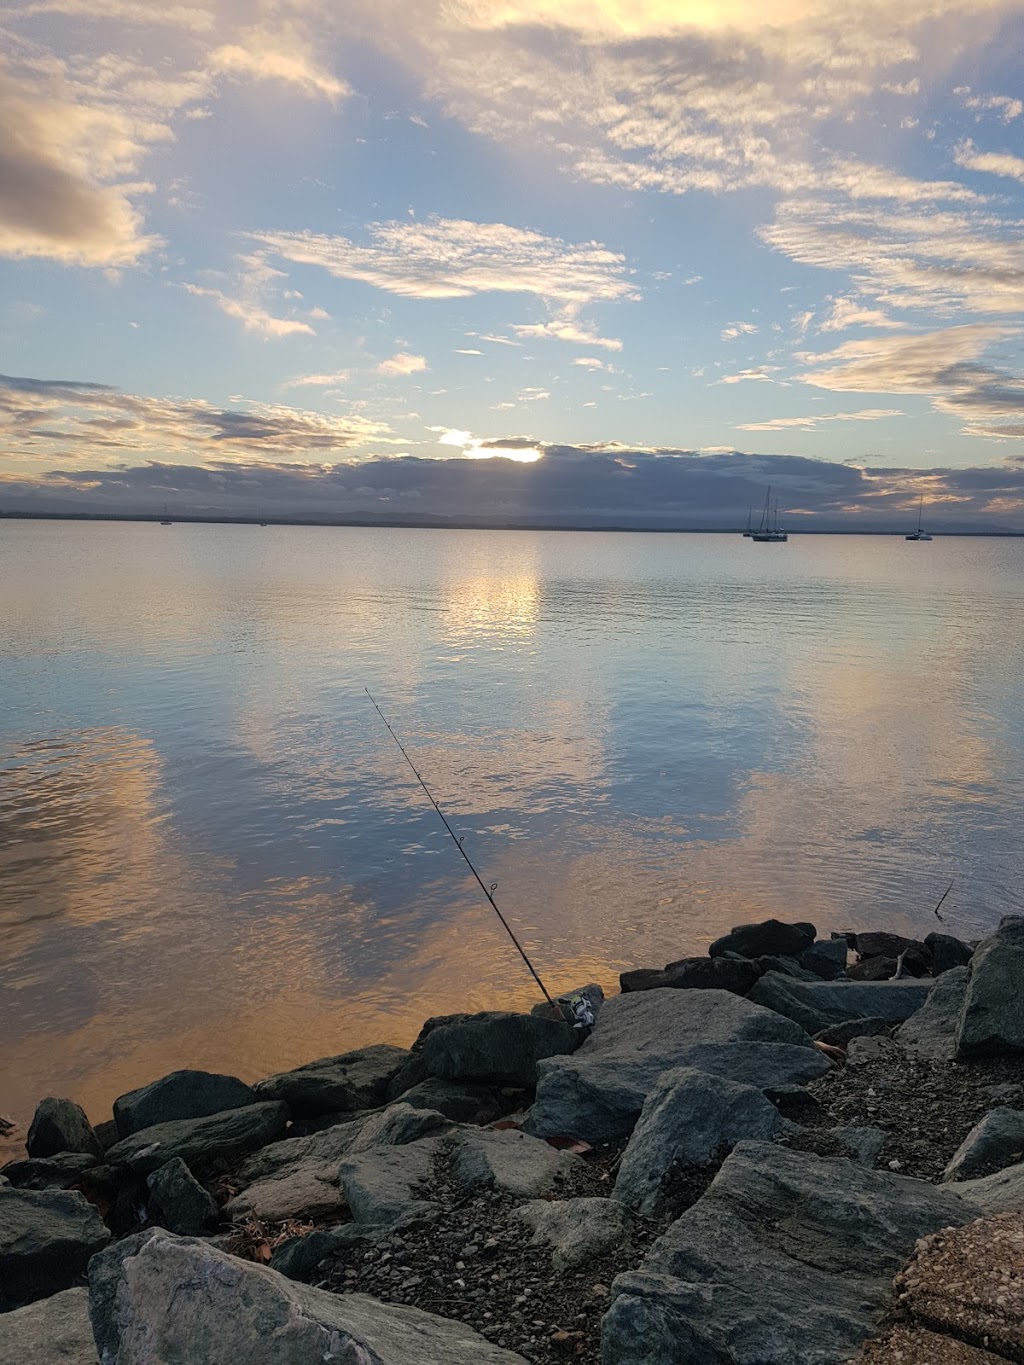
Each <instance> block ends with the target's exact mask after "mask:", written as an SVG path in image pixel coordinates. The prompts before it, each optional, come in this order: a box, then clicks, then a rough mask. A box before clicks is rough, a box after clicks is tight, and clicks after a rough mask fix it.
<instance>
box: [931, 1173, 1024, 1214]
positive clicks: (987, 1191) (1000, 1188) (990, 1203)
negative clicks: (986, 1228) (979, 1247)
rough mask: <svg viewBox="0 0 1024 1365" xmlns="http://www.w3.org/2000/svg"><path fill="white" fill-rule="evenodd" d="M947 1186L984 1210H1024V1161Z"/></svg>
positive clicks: (978, 1208) (991, 1211)
mask: <svg viewBox="0 0 1024 1365" xmlns="http://www.w3.org/2000/svg"><path fill="white" fill-rule="evenodd" d="M944 1188H946V1189H948V1190H950V1191H955V1192H956V1193H957V1194H958V1195H960V1196H961V1198H963V1199H965V1200H967V1201H968V1202H969V1203H970V1204H971V1205H972V1206H973V1207H974V1208H976V1209H977V1210H978V1211H979V1212H981V1213H1020V1212H1021V1211H1022V1210H1024V1163H1019V1164H1018V1165H1016V1166H1005V1167H1004V1168H1003V1169H1002V1170H1001V1171H995V1172H993V1174H992V1175H982V1176H977V1177H975V1178H974V1179H973V1180H958V1181H957V1182H956V1184H951V1185H946V1186H945V1187H944Z"/></svg>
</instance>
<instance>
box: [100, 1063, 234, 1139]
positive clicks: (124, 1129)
mask: <svg viewBox="0 0 1024 1365" xmlns="http://www.w3.org/2000/svg"><path fill="white" fill-rule="evenodd" d="M258 1100H259V1096H258V1095H257V1094H256V1093H255V1091H254V1090H253V1089H252V1087H251V1086H248V1085H246V1084H245V1083H244V1081H240V1080H239V1079H238V1077H237V1076H220V1075H218V1074H216V1073H215V1072H211V1071H172V1072H171V1073H170V1075H168V1076H162V1077H161V1078H160V1080H158V1081H152V1082H151V1083H150V1084H149V1085H142V1086H139V1088H138V1089H137V1090H129V1091H128V1093H127V1094H125V1095H120V1096H118V1098H117V1099H116V1100H115V1101H114V1122H115V1124H116V1125H117V1131H118V1135H119V1136H120V1137H123V1138H126V1137H131V1135H132V1133H140V1132H141V1131H142V1130H143V1129H144V1128H154V1127H155V1126H156V1125H157V1124H158V1123H175V1122H177V1120H178V1119H204V1118H208V1117H209V1115H211V1114H220V1113H222V1112H223V1111H224V1110H225V1109H244V1108H246V1107H247V1106H248V1105H250V1104H256V1103H257V1101H258Z"/></svg>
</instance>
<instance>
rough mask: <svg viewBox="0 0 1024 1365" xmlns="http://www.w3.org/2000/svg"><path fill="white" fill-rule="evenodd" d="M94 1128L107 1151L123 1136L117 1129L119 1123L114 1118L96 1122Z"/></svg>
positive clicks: (101, 1144)
mask: <svg viewBox="0 0 1024 1365" xmlns="http://www.w3.org/2000/svg"><path fill="white" fill-rule="evenodd" d="M92 1130H93V1132H94V1133H95V1134H96V1136H97V1138H98V1139H99V1144H100V1146H101V1147H102V1148H103V1150H104V1151H105V1152H106V1151H109V1150H110V1148H111V1147H113V1145H114V1143H115V1142H116V1141H117V1140H118V1138H119V1137H120V1136H121V1134H120V1133H119V1132H118V1131H117V1124H116V1123H115V1122H114V1120H113V1119H104V1120H103V1122H102V1123H94V1124H93V1126H92Z"/></svg>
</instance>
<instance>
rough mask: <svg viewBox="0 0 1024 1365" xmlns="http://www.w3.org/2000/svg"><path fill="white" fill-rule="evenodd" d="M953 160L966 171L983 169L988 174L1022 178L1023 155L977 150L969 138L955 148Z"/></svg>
mask: <svg viewBox="0 0 1024 1365" xmlns="http://www.w3.org/2000/svg"><path fill="white" fill-rule="evenodd" d="M954 160H955V161H956V164H957V165H958V166H963V167H964V169H965V170H968V171H985V172H987V173H988V174H989V175H1005V176H1009V177H1010V178H1011V179H1013V180H1024V157H1019V156H1011V155H1010V153H1009V152H979V151H978V150H977V149H976V148H975V146H974V143H973V142H972V141H971V139H970V138H966V139H965V140H964V141H963V142H961V143H960V145H959V146H958V147H957V148H956V150H955V152H954Z"/></svg>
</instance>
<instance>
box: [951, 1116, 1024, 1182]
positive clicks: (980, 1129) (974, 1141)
mask: <svg viewBox="0 0 1024 1365" xmlns="http://www.w3.org/2000/svg"><path fill="white" fill-rule="evenodd" d="M1022 1156H1024V1110H1020V1109H1006V1108H1001V1109H992V1110H990V1111H989V1113H987V1114H986V1115H985V1117H984V1118H983V1119H982V1120H981V1122H980V1123H976V1124H975V1125H974V1127H973V1128H972V1129H971V1131H970V1132H969V1133H968V1134H967V1136H966V1137H965V1138H964V1140H963V1142H961V1144H960V1146H959V1147H958V1148H957V1149H956V1151H955V1152H954V1153H953V1155H952V1157H951V1158H950V1160H949V1163H948V1165H947V1166H946V1169H945V1170H944V1171H943V1173H942V1178H943V1180H972V1179H974V1178H975V1177H976V1176H983V1175H990V1174H991V1173H992V1172H993V1171H999V1170H1003V1169H1004V1168H1005V1167H1007V1166H1013V1165H1016V1164H1018V1163H1019V1162H1020V1160H1021V1157H1022Z"/></svg>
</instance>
